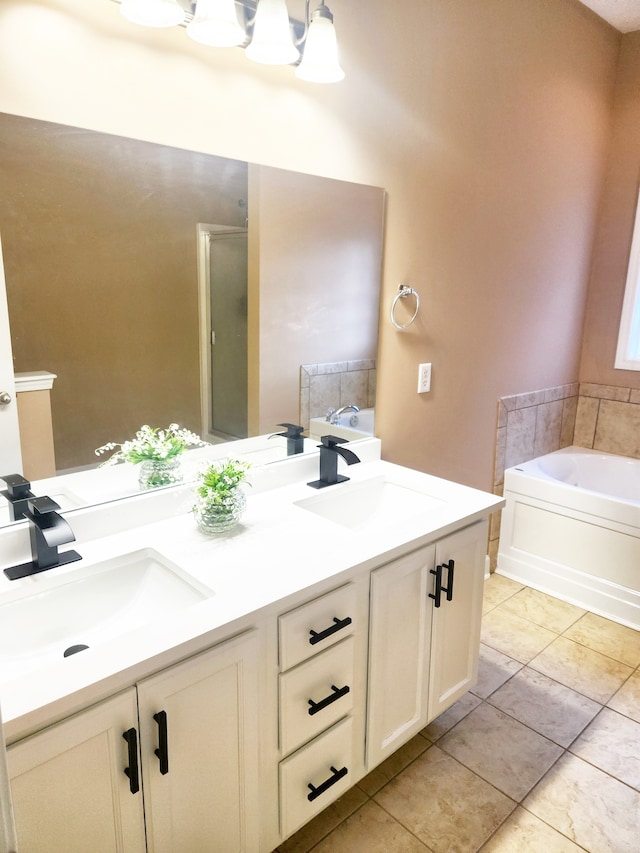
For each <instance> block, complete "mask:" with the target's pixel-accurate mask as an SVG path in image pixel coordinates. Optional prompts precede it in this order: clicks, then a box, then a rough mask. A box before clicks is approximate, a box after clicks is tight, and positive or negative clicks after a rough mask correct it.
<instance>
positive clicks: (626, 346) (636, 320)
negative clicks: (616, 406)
mask: <svg viewBox="0 0 640 853" xmlns="http://www.w3.org/2000/svg"><path fill="white" fill-rule="evenodd" d="M615 367H616V368H618V369H620V370H640V199H639V200H638V206H637V208H636V221H635V225H634V227H633V239H632V241H631V253H630V255H629V268H628V270H627V283H626V285H625V291H624V302H623V303H622V316H621V317H620V331H619V332H618V349H617V350H616V363H615Z"/></svg>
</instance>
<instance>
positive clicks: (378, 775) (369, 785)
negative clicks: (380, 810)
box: [358, 735, 429, 797]
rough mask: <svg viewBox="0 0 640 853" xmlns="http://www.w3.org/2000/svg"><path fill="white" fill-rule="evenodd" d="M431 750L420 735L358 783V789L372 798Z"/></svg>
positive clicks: (427, 742) (426, 741)
mask: <svg viewBox="0 0 640 853" xmlns="http://www.w3.org/2000/svg"><path fill="white" fill-rule="evenodd" d="M428 748H429V741H428V740H426V739H425V738H423V737H421V736H420V735H416V736H415V737H414V738H411V740H410V741H408V742H407V743H405V744H404V746H401V747H400V749H398V750H396V751H395V752H394V753H393V755H390V756H389V758H387V760H386V761H383V762H382V764H379V765H378V766H377V767H376V768H375V770H372V771H371V773H369V774H367V776H365V777H364V779H361V780H360V781H359V782H358V787H359V788H362V790H363V791H364V792H365V794H368V796H370V797H372V796H373V795H374V794H375V793H376V792H377V791H379V790H380V788H382V787H384V786H385V785H386V784H387V782H389V781H390V780H391V779H393V778H394V776H397V775H398V773H400V771H401V770H404V768H405V767H406V766H407V765H408V764H411V762H412V761H413V760H414V759H415V758H417V757H418V756H419V755H421V754H422V753H423V752H424V751H425V749H428Z"/></svg>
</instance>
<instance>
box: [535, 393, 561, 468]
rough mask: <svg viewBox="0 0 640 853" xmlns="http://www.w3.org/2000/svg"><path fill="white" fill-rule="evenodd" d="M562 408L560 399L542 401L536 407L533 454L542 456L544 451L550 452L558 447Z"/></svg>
mask: <svg viewBox="0 0 640 853" xmlns="http://www.w3.org/2000/svg"><path fill="white" fill-rule="evenodd" d="M562 409H563V405H562V400H554V401H553V402H550V403H542V405H540V406H537V407H536V431H535V438H534V445H533V452H534V456H544V454H545V453H551V452H552V451H553V450H558V449H559V448H560V434H561V430H562Z"/></svg>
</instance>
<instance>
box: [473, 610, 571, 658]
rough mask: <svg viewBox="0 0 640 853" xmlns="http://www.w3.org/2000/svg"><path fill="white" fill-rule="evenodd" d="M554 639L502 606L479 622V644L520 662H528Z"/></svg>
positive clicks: (538, 627) (544, 630) (543, 630)
mask: <svg viewBox="0 0 640 853" xmlns="http://www.w3.org/2000/svg"><path fill="white" fill-rule="evenodd" d="M556 636H557V635H556V634H554V633H553V632H552V631H548V630H547V629H546V628H542V627H541V626H540V625H534V624H533V622H529V620H528V619H523V618H522V617H521V616H514V615H513V614H512V613H508V612H507V611H505V610H504V609H503V607H502V605H499V606H498V607H496V608H494V609H493V610H491V611H489V613H487V614H486V615H485V616H484V617H483V619H482V635H481V638H482V642H483V643H485V644H486V645H487V646H491V648H493V649H497V650H498V651H499V652H503V654H505V655H509V657H511V658H515V660H518V661H520V662H521V663H529V661H530V660H531V658H533V657H535V656H536V655H537V654H538V652H540V651H542V649H544V648H545V647H546V646H548V645H549V643H551V642H553V640H555V639H556Z"/></svg>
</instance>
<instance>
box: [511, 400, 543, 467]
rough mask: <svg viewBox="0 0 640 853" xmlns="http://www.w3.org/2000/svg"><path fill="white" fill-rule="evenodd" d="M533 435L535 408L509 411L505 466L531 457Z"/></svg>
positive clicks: (532, 452)
mask: <svg viewBox="0 0 640 853" xmlns="http://www.w3.org/2000/svg"><path fill="white" fill-rule="evenodd" d="M535 435H536V409H535V407H534V406H530V407H528V408H526V409H515V410H514V411H512V412H509V417H508V420H507V444H506V449H505V460H504V464H505V468H511V467H512V466H513V465H518V464H519V463H520V462H526V461H527V460H529V459H533V454H534V450H533V448H534V442H535Z"/></svg>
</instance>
